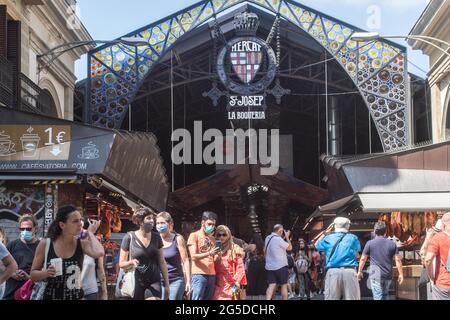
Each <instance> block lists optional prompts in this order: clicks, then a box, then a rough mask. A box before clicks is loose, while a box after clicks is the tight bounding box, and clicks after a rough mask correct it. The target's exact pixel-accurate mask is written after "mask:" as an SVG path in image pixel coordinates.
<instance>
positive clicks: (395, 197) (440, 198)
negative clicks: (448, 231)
mask: <svg viewBox="0 0 450 320" xmlns="http://www.w3.org/2000/svg"><path fill="white" fill-rule="evenodd" d="M357 197H358V198H359V201H360V202H361V205H362V210H363V212H365V213H370V212H393V211H398V212H424V211H448V210H450V192H433V193H366V194H364V193H362V194H358V195H357Z"/></svg>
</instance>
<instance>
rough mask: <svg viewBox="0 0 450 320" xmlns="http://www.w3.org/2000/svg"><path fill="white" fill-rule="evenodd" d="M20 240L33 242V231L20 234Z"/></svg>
mask: <svg viewBox="0 0 450 320" xmlns="http://www.w3.org/2000/svg"><path fill="white" fill-rule="evenodd" d="M20 238H21V239H22V240H23V241H31V240H33V232H31V231H26V230H25V231H22V232H21V233H20Z"/></svg>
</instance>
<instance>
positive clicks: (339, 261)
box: [316, 232, 361, 269]
mask: <svg viewBox="0 0 450 320" xmlns="http://www.w3.org/2000/svg"><path fill="white" fill-rule="evenodd" d="M341 238H342V241H341V242H340V243H339V244H338V245H337V247H336V250H335V251H334V254H333V256H332V257H330V256H331V251H332V250H333V247H334V245H335V244H336V243H337V242H338V241H339V240H340V239H341ZM316 248H317V250H318V251H322V252H325V254H326V256H327V265H326V266H327V269H330V268H341V267H352V268H357V267H358V260H357V255H358V252H359V251H361V245H360V243H359V240H358V237H357V236H355V235H354V234H351V233H341V232H337V233H332V234H330V235H328V236H326V237H325V238H323V239H322V240H320V241H318V242H317V244H316ZM330 258H331V259H330Z"/></svg>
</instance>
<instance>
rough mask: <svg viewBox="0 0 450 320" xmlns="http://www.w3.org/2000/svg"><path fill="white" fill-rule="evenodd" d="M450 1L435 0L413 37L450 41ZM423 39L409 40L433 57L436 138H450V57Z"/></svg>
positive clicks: (430, 77)
mask: <svg viewBox="0 0 450 320" xmlns="http://www.w3.org/2000/svg"><path fill="white" fill-rule="evenodd" d="M449 19H450V2H449V1H445V0H432V1H430V3H429V5H428V6H427V8H426V9H425V11H424V12H423V14H422V16H421V17H420V18H419V20H418V21H417V23H416V25H415V26H414V28H413V29H412V30H411V33H410V36H428V37H433V38H436V39H440V40H443V41H445V42H447V43H449V42H450V25H449V23H448V21H449ZM425 41H431V42H432V43H434V44H435V45H437V46H440V47H441V48H442V49H443V50H444V51H445V50H447V52H449V51H448V49H449V46H446V45H445V44H444V43H439V42H437V41H435V40H427V39H425ZM425 41H421V40H413V39H410V40H409V41H408V42H409V44H410V45H411V46H412V47H413V48H414V49H418V50H422V52H423V53H424V54H426V55H427V56H429V57H430V72H429V74H428V78H429V79H428V80H429V86H430V89H431V105H432V106H431V107H432V128H433V140H434V142H439V141H442V140H444V139H448V138H449V137H450V113H449V112H448V109H449V106H450V89H449V88H450V56H449V55H446V54H445V53H444V52H443V51H442V50H439V49H438V48H436V47H435V46H433V45H431V44H429V43H427V42H425Z"/></svg>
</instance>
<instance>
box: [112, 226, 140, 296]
mask: <svg viewBox="0 0 450 320" xmlns="http://www.w3.org/2000/svg"><path fill="white" fill-rule="evenodd" d="M129 235H130V251H129V252H130V254H129V256H128V261H130V260H131V259H132V258H131V257H132V252H131V247H132V245H133V233H132V232H130V233H129ZM135 281H136V280H135V269H134V268H133V269H132V270H129V271H125V270H124V269H120V271H119V275H118V277H117V282H116V298H134V289H135V286H136V282H135Z"/></svg>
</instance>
